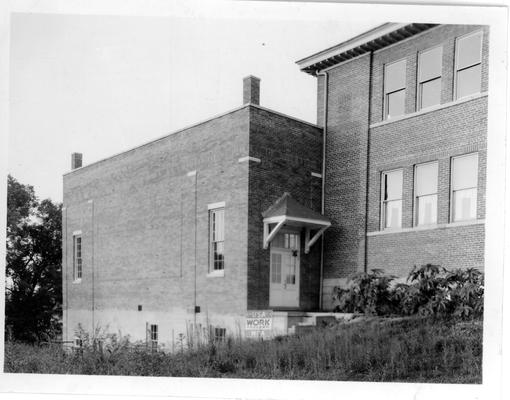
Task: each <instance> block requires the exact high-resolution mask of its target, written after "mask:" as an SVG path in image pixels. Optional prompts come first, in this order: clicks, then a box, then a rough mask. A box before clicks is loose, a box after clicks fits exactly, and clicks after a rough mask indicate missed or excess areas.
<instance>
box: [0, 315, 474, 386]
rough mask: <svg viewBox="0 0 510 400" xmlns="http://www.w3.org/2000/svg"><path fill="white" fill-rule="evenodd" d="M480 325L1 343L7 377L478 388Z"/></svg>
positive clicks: (427, 322) (399, 323)
mask: <svg viewBox="0 0 510 400" xmlns="http://www.w3.org/2000/svg"><path fill="white" fill-rule="evenodd" d="M481 368H482V321H481V320H472V321H469V322H465V321H464V322H463V321H451V320H450V321H446V320H434V319H431V318H417V317H416V318H405V319H381V318H373V319H370V320H365V321H362V322H351V323H346V324H339V325H336V326H334V327H329V328H323V329H318V330H315V331H312V332H309V333H306V334H302V335H295V336H289V337H278V338H276V339H275V340H270V341H241V340H237V339H227V340H226V341H224V342H221V343H209V344H208V345H205V346H202V347H200V348H198V349H196V350H193V351H189V352H181V353H177V354H164V353H149V352H146V351H142V350H136V349H131V350H129V349H124V350H122V351H117V352H114V353H112V354H107V353H104V352H99V351H97V350H94V349H92V348H86V349H84V350H83V353H74V354H66V353H65V352H64V351H62V350H61V349H60V347H55V346H53V347H52V346H50V347H36V346H31V345H26V344H19V343H6V346H5V372H25V373H43V374H97V375H141V376H187V377H228V378H262V379H317V380H355V381H401V382H438V383H443V382H444V383H481V379H482V378H481V377H482V371H481Z"/></svg>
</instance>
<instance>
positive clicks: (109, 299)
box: [63, 23, 489, 345]
mask: <svg viewBox="0 0 510 400" xmlns="http://www.w3.org/2000/svg"><path fill="white" fill-rule="evenodd" d="M488 34H489V32H488V29H487V28H485V27H480V26H465V25H431V24H393V23H392V24H384V25H382V26H379V27H377V28H375V29H373V30H371V31H369V32H366V33H364V34H362V35H360V36H358V37H355V38H353V39H351V40H349V41H347V42H344V43H341V44H339V45H337V46H335V47H332V48H330V49H327V50H324V51H322V52H320V53H317V54H314V55H312V56H310V57H307V58H305V59H303V60H300V61H298V65H299V67H300V68H301V70H303V71H304V72H306V73H309V74H311V75H313V76H316V77H317V84H318V91H317V93H318V107H317V125H314V124H310V123H307V122H304V121H301V120H299V119H296V118H292V117H289V116H286V115H283V114H281V113H278V112H275V111H271V110H268V109H266V108H263V107H261V106H260V105H259V79H258V78H255V77H252V76H250V77H247V78H245V80H244V85H243V103H244V105H243V106H241V107H240V108H238V109H235V110H233V111H230V112H227V113H225V114H223V115H220V116H217V117H214V118H212V119H209V120H207V121H204V122H200V123H198V124H195V125H193V126H191V127H188V128H185V129H182V130H180V131H178V132H175V133H173V134H170V135H167V136H165V137H162V138H160V139H157V140H154V141H151V142H149V143H147V144H144V145H142V146H139V147H137V148H135V149H132V150H129V151H127V152H124V153H121V154H118V155H115V156H113V157H111V158H108V159H105V160H101V161H98V162H96V163H93V164H90V165H86V166H81V155H80V154H75V155H73V170H72V171H71V172H69V173H67V174H65V175H64V211H63V213H64V214H63V230H64V231H63V237H64V240H63V285H64V286H63V293H64V302H63V309H64V338H65V339H72V337H73V336H74V333H75V329H76V326H77V325H78V324H81V325H82V326H83V327H84V329H85V330H88V331H92V330H93V327H96V326H101V327H103V328H104V327H108V328H109V329H110V330H111V331H117V330H120V331H121V332H122V333H123V334H130V336H131V337H132V338H133V339H135V340H144V339H146V340H147V341H150V340H153V341H154V342H156V341H157V342H158V344H167V345H170V344H169V343H172V344H173V343H175V342H176V341H177V340H178V337H179V335H180V334H184V335H186V334H188V335H189V332H190V329H191V327H194V329H195V332H196V330H197V329H198V330H200V331H203V330H206V331H207V332H210V330H209V327H210V326H212V327H213V334H215V335H218V336H222V335H224V334H225V333H227V334H228V333H230V334H241V335H243V334H244V333H245V332H244V330H245V317H246V314H247V312H248V311H250V310H273V333H276V332H283V333H285V332H287V331H288V328H290V327H291V326H292V325H293V324H295V323H296V321H299V320H300V319H302V318H303V317H305V316H310V315H314V314H313V312H316V311H321V310H328V309H331V308H332V306H333V304H332V302H331V295H330V294H331V289H332V288H333V287H334V286H336V285H339V284H343V282H344V280H345V278H346V277H347V276H348V275H349V274H351V273H353V272H356V271H364V270H370V269H372V268H382V269H384V270H386V271H387V272H391V273H394V274H397V275H399V276H406V275H407V273H408V272H409V270H410V268H412V266H413V265H415V264H423V263H429V262H431V263H438V264H441V265H443V266H445V267H447V268H456V267H468V266H473V267H477V268H480V269H482V268H483V259H484V257H483V247H484V214H485V208H484V207H485V165H486V130H487V70H488V60H487V54H488Z"/></svg>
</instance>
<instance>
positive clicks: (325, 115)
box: [317, 71, 328, 310]
mask: <svg viewBox="0 0 510 400" xmlns="http://www.w3.org/2000/svg"><path fill="white" fill-rule="evenodd" d="M319 75H322V76H324V109H323V112H322V114H323V118H324V121H323V127H322V185H321V214H322V215H324V209H325V201H324V192H325V182H326V140H327V132H328V73H327V72H326V71H324V72H320V73H317V76H319ZM325 233H326V232H324V233H323V234H322V236H321V261H320V285H319V310H322V294H323V291H324V289H323V285H324V284H323V280H324V279H323V278H324V235H325Z"/></svg>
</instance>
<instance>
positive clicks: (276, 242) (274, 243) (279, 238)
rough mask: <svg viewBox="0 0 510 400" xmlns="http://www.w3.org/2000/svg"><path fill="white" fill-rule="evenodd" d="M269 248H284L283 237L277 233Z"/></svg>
mask: <svg viewBox="0 0 510 400" xmlns="http://www.w3.org/2000/svg"><path fill="white" fill-rule="evenodd" d="M271 246H273V247H280V248H282V247H285V235H284V234H282V233H278V234H277V235H276V236H275V237H274V239H273V240H272V242H271Z"/></svg>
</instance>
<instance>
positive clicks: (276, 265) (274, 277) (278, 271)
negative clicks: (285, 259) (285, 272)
mask: <svg viewBox="0 0 510 400" xmlns="http://www.w3.org/2000/svg"><path fill="white" fill-rule="evenodd" d="M281 281H282V255H281V254H278V253H273V254H271V282H272V283H281Z"/></svg>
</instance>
